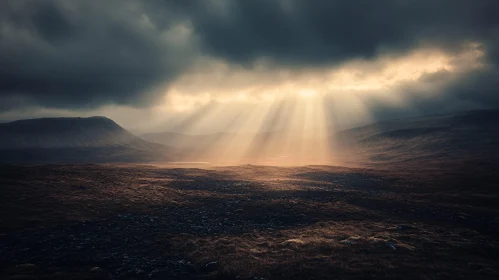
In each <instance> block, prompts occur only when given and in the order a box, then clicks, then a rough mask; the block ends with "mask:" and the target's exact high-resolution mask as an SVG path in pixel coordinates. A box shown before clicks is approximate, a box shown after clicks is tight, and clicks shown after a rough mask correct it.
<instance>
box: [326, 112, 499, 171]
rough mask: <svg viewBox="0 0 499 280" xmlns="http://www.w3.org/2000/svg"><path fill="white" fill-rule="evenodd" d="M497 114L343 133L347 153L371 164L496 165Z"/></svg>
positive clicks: (390, 124)
mask: <svg viewBox="0 0 499 280" xmlns="http://www.w3.org/2000/svg"><path fill="white" fill-rule="evenodd" d="M498 125H499V110H483V111H470V112H464V113H458V114H446V115H434V116H423V117H415V118H408V119H400V120H392V121H386V122H380V123H375V124H372V125H367V126H363V127H359V128H354V129H350V130H346V131H342V132H340V133H337V134H336V137H337V138H340V139H342V140H343V142H345V143H346V142H348V143H349V146H350V147H351V150H350V152H353V153H355V154H357V155H362V156H364V157H365V160H368V161H371V162H374V163H376V162H379V163H382V164H386V163H410V162H419V163H423V162H426V163H428V164H434V163H437V164H440V163H444V162H447V163H451V162H452V163H455V162H456V161H473V162H481V163H491V164H492V163H493V162H494V164H495V163H497V162H499V129H498Z"/></svg>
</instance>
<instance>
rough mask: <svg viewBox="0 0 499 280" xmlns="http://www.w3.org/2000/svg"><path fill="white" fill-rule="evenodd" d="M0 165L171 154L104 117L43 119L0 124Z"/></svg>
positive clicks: (148, 158)
mask: <svg viewBox="0 0 499 280" xmlns="http://www.w3.org/2000/svg"><path fill="white" fill-rule="evenodd" d="M0 153H1V154H2V156H1V157H0V162H4V163H34V162H40V163H45V162H54V163H56V162H61V163H62V162H92V163H93V162H142V161H156V160H166V159H168V158H169V157H170V156H171V153H172V150H171V149H168V148H166V147H165V146H163V145H159V144H154V143H149V142H147V141H145V140H143V139H141V138H139V137H137V136H135V135H133V134H132V133H130V132H128V131H127V130H125V129H123V128H122V127H121V126H119V125H118V124H116V123H115V122H114V121H112V120H110V119H108V118H105V117H90V118H42V119H31V120H19V121H14V122H10V123H2V124H0Z"/></svg>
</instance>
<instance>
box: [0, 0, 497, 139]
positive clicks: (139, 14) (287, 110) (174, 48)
mask: <svg viewBox="0 0 499 280" xmlns="http://www.w3.org/2000/svg"><path fill="white" fill-rule="evenodd" d="M498 12H499V1H497V0H474V1H470V0H438V1H434V0H378V1H372V0H351V1H340V0H329V1H325V0H324V1H322V0H317V1H310V0H251V1H249V0H149V1H145V0H142V1H140V0H100V1H87V0H3V1H0V121H11V120H16V119H23V118H37V117H54V116H93V115H100V116H107V117H109V118H111V119H113V120H115V121H116V122H117V123H118V124H120V125H122V126H124V127H125V128H128V129H130V130H131V131H133V132H136V133H145V132H159V131H175V132H181V133H187V134H204V133H215V132H219V131H227V132H240V133H243V132H244V133H246V132H259V131H271V130H277V129H284V128H297V127H298V128H301V129H302V130H301V131H303V128H304V127H305V128H307V129H312V128H316V127H328V128H331V127H332V128H333V129H338V130H341V129H345V128H349V127H353V126H357V125H361V124H366V123H371V122H376V121H379V120H384V119H391V118H400V117H406V116H415V115H424V114H438V113H448V112H456V111H463V110H474V109H487V108H497V107H498V105H499V95H498V93H497V89H498V88H499V68H498V67H499V17H497V13H498ZM320 130H321V129H315V131H320ZM321 133H324V132H321Z"/></svg>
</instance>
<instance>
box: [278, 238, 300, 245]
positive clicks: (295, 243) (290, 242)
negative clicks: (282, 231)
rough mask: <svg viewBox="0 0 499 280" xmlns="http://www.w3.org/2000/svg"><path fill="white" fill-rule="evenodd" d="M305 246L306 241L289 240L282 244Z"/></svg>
mask: <svg viewBox="0 0 499 280" xmlns="http://www.w3.org/2000/svg"><path fill="white" fill-rule="evenodd" d="M303 244H305V241H303V240H301V239H297V238H295V239H288V240H286V241H284V242H282V243H281V245H303Z"/></svg>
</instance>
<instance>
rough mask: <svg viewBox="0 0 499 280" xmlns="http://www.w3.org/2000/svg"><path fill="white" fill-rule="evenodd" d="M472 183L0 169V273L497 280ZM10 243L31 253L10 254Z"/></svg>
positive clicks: (491, 217) (440, 178) (234, 170)
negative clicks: (131, 271)
mask: <svg viewBox="0 0 499 280" xmlns="http://www.w3.org/2000/svg"><path fill="white" fill-rule="evenodd" d="M486 175H487V174H486ZM484 178H487V179H486V180H477V175H476V174H466V173H463V172H460V173H459V174H456V173H455V172H454V173H453V172H447V171H445V172H444V171H438V170H432V171H426V172H421V173H414V172H407V171H392V170H367V169H348V168H341V167H326V166H315V167H296V168H292V167H286V168H284V167H283V168H279V167H261V166H241V167H220V168H217V169H194V168H188V169H179V168H163V167H154V166H130V165H124V166H112V165H74V166H70V165H67V166H39V167H19V166H17V167H15V166H4V167H2V169H1V170H0V185H1V186H2V187H1V188H0V196H1V199H2V201H1V205H0V214H1V215H2V217H3V218H2V220H1V222H0V230H1V231H2V232H1V234H2V235H5V236H10V237H15V238H14V239H12V240H14V241H12V242H13V243H12V242H11V243H8V242H7V243H0V245H1V246H3V247H5V248H6V250H5V252H7V253H5V254H1V253H0V260H2V262H3V263H4V265H3V266H2V269H3V274H0V276H2V275H4V276H5V275H10V274H11V273H12V271H13V270H12V267H13V266H15V265H16V264H18V263H20V262H23V261H24V262H28V261H29V262H34V263H36V265H37V266H39V267H40V272H39V274H38V275H39V276H40V277H41V278H42V279H45V278H46V279H52V278H51V277H52V276H48V275H52V274H53V273H52V272H50V273H49V272H47V271H52V270H53V269H56V270H57V271H62V272H65V273H68V271H73V272H74V271H77V273H76V274H71V275H72V276H71V278H74V279H77V278H78V277H79V276H78V275H80V274H81V273H83V272H84V271H86V270H88V269H89V268H90V267H91V266H99V267H102V268H103V269H105V271H106V273H107V274H105V275H106V276H105V277H109V278H116V277H118V276H119V275H121V274H122V272H120V271H122V269H123V267H124V266H128V267H129V266H133V267H135V268H137V267H139V268H140V269H141V270H147V271H145V272H146V273H145V274H144V275H142V274H141V275H132V276H130V275H129V276H124V277H125V278H122V279H149V278H150V277H149V274H151V275H152V276H151V278H152V279H165V278H167V277H168V279H255V278H254V277H261V278H264V279H365V278H380V279H441V278H445V277H448V278H451V279H471V278H474V279H478V278H479V279H497V278H498V277H499V273H498V271H499V266H498V262H497V261H498V260H499V257H498V256H499V243H498V241H497V237H498V234H497V233H498V231H497V230H498V229H499V227H498V225H499V221H498V217H499V207H498V205H499V204H498V203H497V202H498V200H497V199H498V195H499V189H498V188H497V187H498V186H497V183H496V182H497V181H495V179H494V177H492V176H491V175H490V174H488V175H487V176H485V177H484ZM470 183H473V187H472V188H474V189H470V188H468V189H466V188H464V186H465V185H466V184H470ZM82 221H86V222H85V223H84V224H83V226H85V225H88V226H85V227H83V228H81V227H82V223H83V222H82ZM68 226H71V227H76V229H74V230H72V229H66V228H68ZM38 232H40V233H39V234H38ZM60 232H63V233H60ZM34 233H36V234H35V235H33V234H34ZM58 234H60V236H61V238H66V237H64V236H65V235H73V236H75V237H74V238H76V239H78V240H80V241H79V242H81V243H82V244H86V245H85V246H90V247H89V248H94V249H89V250H87V251H85V252H84V253H77V252H78V251H74V250H75V249H74V248H73V247H74V244H73V243H72V242H73V241H71V240H69V241H67V242H66V241H64V242H63V241H57V239H50V238H52V237H50V236H51V235H57V236H59V235H58ZM23 236H24V238H26V239H27V240H29V242H32V243H33V244H38V245H36V246H39V247H40V249H38V251H30V252H31V253H30V254H27V253H23V248H22V247H21V244H24V243H23V242H24V241H22V242H21V241H16V240H17V237H23ZM49 237H50V238H49ZM21 239H22V238H21ZM47 240H49V241H47ZM50 240H54V241H50ZM61 240H62V239H61ZM85 240H86V241H85ZM113 240H116V241H113ZM0 241H1V240H0ZM16 242H17V243H16ZM47 242H55V243H54V244H57V247H58V248H60V250H62V253H60V254H59V253H58V255H56V256H55V257H53V258H47V256H46V254H52V253H50V252H51V248H52V247H54V246H56V245H50V244H52V243H50V244H49V245H44V244H46V243H47ZM57 242H59V243H57ZM65 242H66V243H65ZM113 242H114V243H113ZM18 243H19V245H16V244H18ZM30 244H31V243H30ZM47 244H48V243H47ZM22 246H26V245H22ZM44 246H46V247H47V246H48V247H47V248H46V251H44V250H45V249H44V248H45V247H44ZM50 246H52V247H50ZM7 254H8V255H7ZM54 254H55V253H54ZM122 255H127V256H129V257H127V258H126V259H127V261H126V262H124V261H123V260H122ZM81 256H83V257H85V259H87V257H88V258H89V259H90V260H91V261H88V260H86V261H83V260H80V257H81ZM98 256H103V257H98ZM63 258H64V259H65V260H66V261H65V262H63V261H62V259H63ZM47 259H51V261H47ZM68 259H69V260H70V264H68V263H67V260H68ZM213 262H217V263H216V265H215V267H214V268H210V269H206V265H207V264H210V263H213ZM125 263H126V264H125ZM54 267H55V268H54ZM162 267H163V268H164V270H161V268H162ZM51 269H52V270H51ZM120 269H121V270H120ZM82 271H83V272H82ZM155 271H160V272H161V273H163V274H161V273H159V274H157V278H154V277H156V276H155V275H156V274H154V272H155ZM80 272H81V273H80ZM81 275H83V274H81ZM44 277H45V278H44ZM82 277H83V276H82ZM85 277H87V276H85ZM88 277H90V278H92V276H88ZM88 277H87V278H85V279H88ZM99 277H100V276H99ZM105 277H104V278H105ZM127 277H128V278H127ZM134 277H135V278H134ZM141 277H142V278H141ZM144 277H145V278H144Z"/></svg>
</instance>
